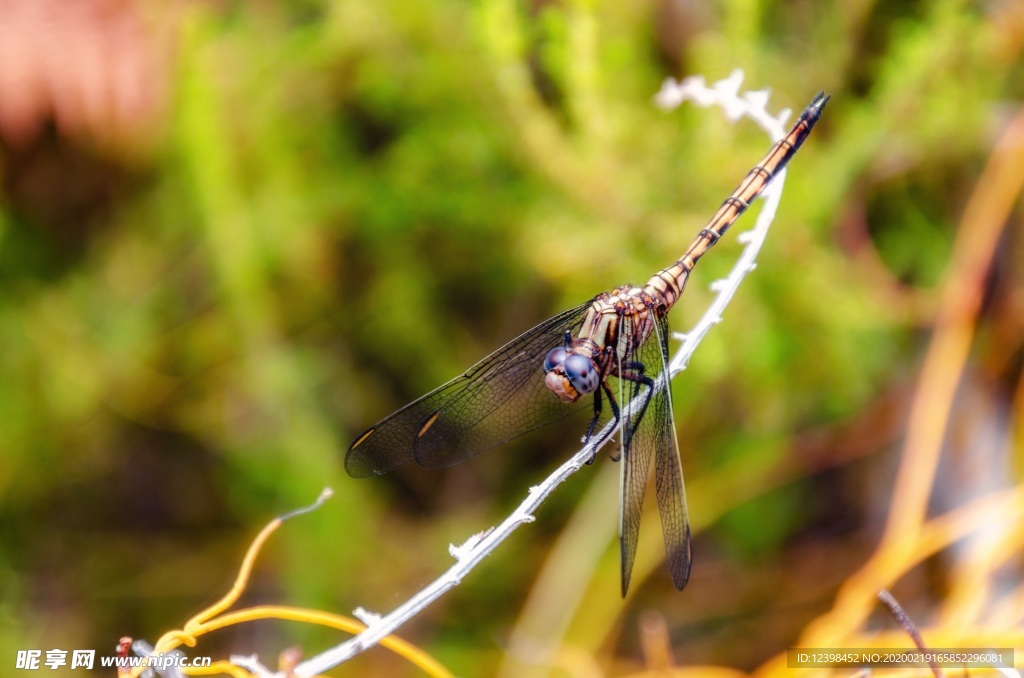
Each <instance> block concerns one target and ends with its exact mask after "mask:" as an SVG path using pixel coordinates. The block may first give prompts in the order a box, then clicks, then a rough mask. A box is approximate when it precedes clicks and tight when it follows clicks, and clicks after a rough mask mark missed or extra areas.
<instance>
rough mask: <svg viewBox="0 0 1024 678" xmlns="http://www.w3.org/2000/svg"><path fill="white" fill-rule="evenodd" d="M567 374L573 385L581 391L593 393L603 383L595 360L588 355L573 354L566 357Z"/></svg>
mask: <svg viewBox="0 0 1024 678" xmlns="http://www.w3.org/2000/svg"><path fill="white" fill-rule="evenodd" d="M565 376H567V377H569V382H570V383H571V384H572V387H573V388H574V389H576V390H577V391H579V392H580V393H593V392H594V391H596V390H597V387H598V386H600V385H601V377H600V375H599V374H598V373H597V366H596V365H595V364H594V361H593V360H591V359H590V358H587V357H586V356H582V355H576V354H573V355H571V356H568V357H567V358H566V359H565Z"/></svg>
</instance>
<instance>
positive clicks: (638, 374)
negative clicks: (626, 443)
mask: <svg viewBox="0 0 1024 678" xmlns="http://www.w3.org/2000/svg"><path fill="white" fill-rule="evenodd" d="M626 369H627V370H629V371H628V372H627V371H623V374H622V378H623V379H626V380H628V381H632V382H633V383H634V384H636V385H637V390H638V391H639V386H640V385H643V386H646V387H647V397H646V398H644V404H643V405H641V406H640V412H639V414H637V415H636V419H635V420H634V421H633V423H632V426H630V435H631V436H632V432H633V431H635V430H636V429H637V427H638V426H640V422H641V420H643V418H644V413H645V412H647V405H648V404H650V402H651V396H652V395H654V380H653V379H651V378H650V377H648V376H647V375H646V374H645V373H644V372H645V370H646V369H647V368H646V367H645V366H644V364H643V363H642V362H639V361H633V362H631V363H629V364H628V365H626ZM636 395H638V394H636V393H634V397H636ZM626 425H627V426H628V425H629V422H627V424H626Z"/></svg>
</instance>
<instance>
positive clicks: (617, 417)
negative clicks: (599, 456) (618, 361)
mask: <svg viewBox="0 0 1024 678" xmlns="http://www.w3.org/2000/svg"><path fill="white" fill-rule="evenodd" d="M601 388H602V389H604V392H605V394H606V395H607V396H608V404H609V405H610V406H611V408H612V421H613V422H618V421H619V420H620V419H621V415H620V414H619V404H618V403H617V402H615V394H613V393H612V389H611V387H610V386H608V382H607V381H602V382H601ZM594 423H597V422H594ZM620 459H622V450H621V448H620V449H619V452H618V454H615V455H614V456H612V457H611V460H612V461H619V460H620ZM591 461H593V460H591Z"/></svg>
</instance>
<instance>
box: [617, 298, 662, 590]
mask: <svg viewBox="0 0 1024 678" xmlns="http://www.w3.org/2000/svg"><path fill="white" fill-rule="evenodd" d="M633 321H634V318H632V317H631V316H623V317H622V324H621V330H620V332H622V333H628V334H629V335H632V336H636V335H637V332H638V331H639V328H637V327H636V326H635V325H636V323H635V322H633ZM641 348H642V347H641ZM641 358H642V356H640V355H636V356H629V357H628V358H627V360H633V359H638V360H640V361H641V362H643V361H642V359H641ZM644 367H645V372H646V371H647V370H648V369H650V368H654V369H657V366H650V367H648V365H647V364H646V363H644ZM629 371H630V370H629V369H628V365H622V364H620V365H619V374H624V373H627V372H629ZM648 376H649V375H648ZM650 403H651V389H650V388H649V387H647V386H646V385H644V384H642V383H641V382H639V381H629V380H628V379H619V405H620V408H621V413H622V421H623V424H622V467H621V470H620V472H619V474H620V475H619V478H620V487H619V502H620V503H619V554H620V560H621V566H622V596H623V597H625V596H626V591H627V590H628V589H629V579H630V576H631V575H632V573H633V561H634V560H635V559H636V546H637V541H638V540H639V537H640V517H641V513H642V510H643V506H644V495H645V494H646V493H647V479H648V476H649V475H650V469H651V457H652V453H653V451H654V448H653V447H652V446H651V445H650V440H648V439H647V438H645V437H643V435H638V434H641V433H642V429H641V424H643V423H644V420H645V419H646V418H647V417H648V414H647V412H646V410H647V408H648V407H649V405H650Z"/></svg>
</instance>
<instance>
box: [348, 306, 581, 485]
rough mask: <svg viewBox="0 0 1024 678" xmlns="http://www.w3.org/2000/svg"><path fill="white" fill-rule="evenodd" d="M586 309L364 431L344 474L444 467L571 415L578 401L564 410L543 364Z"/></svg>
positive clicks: (525, 337) (552, 321)
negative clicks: (411, 465)
mask: <svg viewBox="0 0 1024 678" xmlns="http://www.w3.org/2000/svg"><path fill="white" fill-rule="evenodd" d="M590 303H591V302H587V303H585V304H581V305H580V306H577V307H575V308H572V309H569V310H568V311H564V312H562V313H560V314H558V315H556V316H554V317H553V318H549V319H548V320H545V321H544V322H542V323H541V324H539V325H537V326H536V327H534V328H533V329H531V330H529V331H527V332H525V333H524V334H522V335H520V336H519V337H517V338H515V339H513V340H512V341H510V342H509V343H507V344H505V345H504V346H502V347H501V348H499V349H498V350H497V351H495V352H494V353H492V354H490V355H489V356H487V357H486V358H484V359H483V360H481V361H480V362H478V363H477V364H476V365H473V367H471V368H469V369H468V370H467V371H466V372H465V373H464V374H462V375H461V376H459V377H456V378H455V379H453V380H451V381H449V382H448V383H447V384H444V385H443V386H441V387H439V388H437V389H435V390H433V391H431V392H430V393H428V394H427V395H425V396H423V397H422V398H420V399H419V400H416V401H414V402H412V403H410V404H409V405H406V406H405V407H403V408H402V409H400V410H398V411H397V412H395V413H394V414H392V415H390V416H388V417H386V418H385V419H383V420H381V421H380V422H378V423H377V424H375V425H374V426H372V427H370V428H369V429H367V430H366V431H365V432H364V433H363V434H362V435H360V436H359V437H358V438H356V441H355V442H354V443H352V445H351V446H350V447H349V449H348V453H347V454H346V455H345V470H346V471H347V472H348V474H349V475H351V476H353V477H356V478H363V477H366V476H372V475H380V474H382V473H386V472H387V471H390V470H391V469H393V468H395V467H396V466H401V465H402V464H406V463H409V462H410V461H414V460H415V461H416V462H417V463H418V464H419V465H420V466H423V467H425V468H442V467H445V466H451V465H452V464H457V463H458V462H460V461H463V460H465V459H468V458H469V457H471V456H473V455H475V454H478V453H480V452H483V451H485V450H488V449H490V448H492V447H495V446H496V445H500V444H501V443H503V442H506V441H508V440H511V439H513V438H515V437H517V436H519V435H522V434H523V433H526V432H527V431H531V430H533V429H536V428H540V427H541V426H544V425H545V424H549V423H551V422H552V421H555V420H556V419H559V418H561V417H564V416H567V415H569V414H572V413H573V412H575V411H577V410H578V409H579V408H580V407H581V406H582V405H583V404H584V403H583V402H579V403H575V404H573V405H565V404H563V403H561V402H560V401H559V400H558V398H556V397H555V396H554V394H551V393H548V392H546V391H547V389H546V388H544V367H543V364H544V357H545V355H546V354H547V352H548V351H550V350H551V349H552V348H555V347H557V346H559V345H560V344H561V343H562V342H563V341H564V336H565V332H566V330H569V331H573V330H575V329H576V328H577V327H578V325H579V324H580V322H581V321H582V319H583V315H584V314H585V313H586V311H587V309H588V308H589V307H590ZM581 400H582V399H581Z"/></svg>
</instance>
